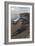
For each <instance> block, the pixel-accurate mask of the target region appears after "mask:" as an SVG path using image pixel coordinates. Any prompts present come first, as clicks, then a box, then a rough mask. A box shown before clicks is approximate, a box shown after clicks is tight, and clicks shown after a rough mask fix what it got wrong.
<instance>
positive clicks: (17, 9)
mask: <svg viewBox="0 0 35 46" xmlns="http://www.w3.org/2000/svg"><path fill="white" fill-rule="evenodd" d="M25 12H27V13H29V12H30V8H28V7H14V8H12V9H11V16H12V17H11V19H12V20H14V19H17V18H20V16H19V14H20V13H25Z"/></svg>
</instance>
